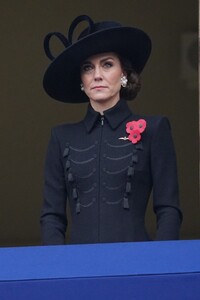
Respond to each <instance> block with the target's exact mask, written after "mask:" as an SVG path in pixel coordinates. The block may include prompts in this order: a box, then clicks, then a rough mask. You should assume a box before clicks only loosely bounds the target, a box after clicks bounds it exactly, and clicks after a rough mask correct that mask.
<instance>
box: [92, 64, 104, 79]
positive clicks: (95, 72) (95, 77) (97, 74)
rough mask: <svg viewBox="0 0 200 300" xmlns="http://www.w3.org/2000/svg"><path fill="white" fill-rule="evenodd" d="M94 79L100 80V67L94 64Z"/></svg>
mask: <svg viewBox="0 0 200 300" xmlns="http://www.w3.org/2000/svg"><path fill="white" fill-rule="evenodd" d="M94 80H95V81H99V80H102V74H101V69H100V67H99V66H96V68H95V70H94Z"/></svg>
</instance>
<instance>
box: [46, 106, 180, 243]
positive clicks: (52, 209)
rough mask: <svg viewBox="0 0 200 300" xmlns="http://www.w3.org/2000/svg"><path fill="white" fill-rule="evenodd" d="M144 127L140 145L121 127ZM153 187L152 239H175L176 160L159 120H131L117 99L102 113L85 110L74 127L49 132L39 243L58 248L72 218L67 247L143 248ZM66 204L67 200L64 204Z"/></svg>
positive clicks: (164, 123) (163, 122)
mask: <svg viewBox="0 0 200 300" xmlns="http://www.w3.org/2000/svg"><path fill="white" fill-rule="evenodd" d="M140 118H143V119H145V120H146V122H147V126H146V129H145V131H144V132H143V133H142V138H141V141H139V142H138V143H136V144H133V143H131V142H130V141H129V140H123V139H120V137H125V136H127V133H126V123H127V122H129V121H133V120H138V119H140ZM152 188H153V208H154V211H155V213H156V216H157V234H156V239H157V240H170V239H177V238H178V235H179V227H180V223H181V212H180V209H179V199H178V181H177V168H176V157H175V152H174V145H173V141H172V137H171V131H170V125H169V122H168V120H167V119H166V118H165V117H149V116H148V117H144V116H142V117H141V116H138V115H135V114H133V113H132V112H131V111H130V109H129V108H128V105H127V103H126V102H125V101H124V100H120V101H119V102H118V103H117V105H116V106H115V107H113V108H111V109H109V110H107V111H105V112H104V119H102V118H101V116H100V114H99V113H97V112H95V111H94V110H93V109H92V108H91V106H90V105H89V107H88V111H87V114H86V117H85V118H84V120H83V121H81V122H79V123H77V124H65V125H61V126H58V127H56V128H54V129H53V130H52V136H51V139H50V143H49V147H48V151H47V158H46V166H45V187H44V205H43V209H42V214H41V227H42V238H43V243H44V244H63V243H64V242H65V232H66V227H67V216H66V205H67V203H68V204H69V206H70V212H71V221H72V224H71V233H70V242H71V243H98V242H123V241H124V242H128V241H147V240H149V237H148V234H147V232H146V229H145V211H146V208H147V204H148V200H149V197H150V193H151V191H152ZM67 199H68V200H67Z"/></svg>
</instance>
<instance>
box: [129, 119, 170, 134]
mask: <svg viewBox="0 0 200 300" xmlns="http://www.w3.org/2000/svg"><path fill="white" fill-rule="evenodd" d="M132 116H133V119H134V120H136V121H138V120H141V119H143V120H145V121H146V130H145V131H146V132H148V133H151V134H154V133H155V132H156V131H157V130H159V129H160V128H161V129H162V128H163V129H164V128H166V129H170V122H169V119H168V117H166V116H162V115H156V116H150V115H139V114H138V115H137V114H133V115H132Z"/></svg>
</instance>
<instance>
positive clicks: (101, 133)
mask: <svg viewBox="0 0 200 300" xmlns="http://www.w3.org/2000/svg"><path fill="white" fill-rule="evenodd" d="M103 126H104V116H101V127H100V135H99V195H98V241H99V242H100V206H101V200H100V197H101V195H100V190H101V152H102V135H103Z"/></svg>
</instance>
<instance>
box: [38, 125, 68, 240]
mask: <svg viewBox="0 0 200 300" xmlns="http://www.w3.org/2000/svg"><path fill="white" fill-rule="evenodd" d="M44 177H45V179H44V203H43V207H42V213H41V218H40V224H41V231H42V242H43V244H45V245H53V244H64V243H65V232H66V228H67V217H66V199H67V191H66V184H65V177H64V170H63V164H62V153H61V149H60V145H59V142H58V138H57V137H56V134H55V132H54V130H52V134H51V138H50V142H49V145H48V149H47V155H46V162H45V176H44Z"/></svg>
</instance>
